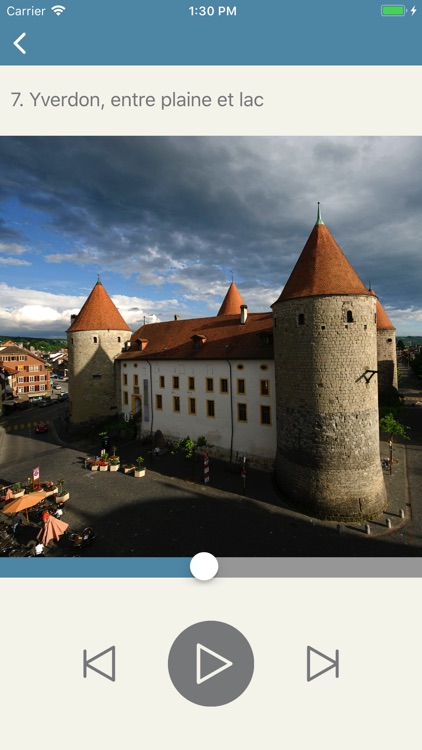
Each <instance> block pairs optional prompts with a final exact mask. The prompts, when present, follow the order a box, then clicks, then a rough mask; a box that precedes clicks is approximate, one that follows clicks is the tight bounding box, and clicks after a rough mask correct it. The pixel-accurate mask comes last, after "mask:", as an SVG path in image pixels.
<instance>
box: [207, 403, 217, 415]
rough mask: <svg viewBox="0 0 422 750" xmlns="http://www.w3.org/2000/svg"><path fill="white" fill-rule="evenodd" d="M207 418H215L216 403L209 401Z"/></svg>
mask: <svg viewBox="0 0 422 750" xmlns="http://www.w3.org/2000/svg"><path fill="white" fill-rule="evenodd" d="M207 417H215V401H207Z"/></svg>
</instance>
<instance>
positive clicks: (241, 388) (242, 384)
mask: <svg viewBox="0 0 422 750" xmlns="http://www.w3.org/2000/svg"><path fill="white" fill-rule="evenodd" d="M237 392H238V393H242V394H243V393H246V388H245V381H244V379H243V378H238V379H237Z"/></svg>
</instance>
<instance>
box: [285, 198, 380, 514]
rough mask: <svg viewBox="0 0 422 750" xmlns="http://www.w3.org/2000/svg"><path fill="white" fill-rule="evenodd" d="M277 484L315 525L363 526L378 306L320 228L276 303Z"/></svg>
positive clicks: (370, 496) (369, 495)
mask: <svg viewBox="0 0 422 750" xmlns="http://www.w3.org/2000/svg"><path fill="white" fill-rule="evenodd" d="M272 307H273V316H274V348H275V352H274V357H275V379H276V408H277V455H276V467H275V470H276V479H277V482H278V485H279V487H280V489H281V490H282V492H283V494H284V495H285V496H286V498H288V499H290V500H291V501H292V502H294V503H295V504H297V505H299V506H302V507H303V508H304V509H306V510H307V511H308V512H310V513H311V514H312V515H316V516H319V517H325V518H333V519H335V518H338V519H340V518H345V519H353V518H369V517H371V516H373V515H377V514H379V513H381V512H382V511H383V510H385V508H386V505H387V497H386V492H385V487H384V478H383V475H382V469H381V462H380V453H379V427H378V393H377V375H376V371H377V328H376V298H375V297H374V296H373V295H372V294H371V292H370V291H368V289H367V288H366V287H365V286H364V284H363V283H362V281H361V280H360V279H359V277H358V276H357V274H356V272H355V271H354V269H353V268H352V266H351V265H350V263H349V261H348V260H347V258H346V257H345V255H344V254H343V252H342V251H341V249H340V247H339V246H338V245H337V243H336V242H335V240H334V238H333V237H332V235H331V234H330V232H329V231H328V229H327V228H326V226H325V225H324V223H323V221H322V219H321V214H320V210H319V204H318V217H317V222H316V224H315V226H314V228H313V230H312V232H311V234H310V236H309V239H308V241H307V243H306V245H305V247H304V249H303V251H302V254H301V255H300V257H299V260H298V261H297V263H296V266H295V267H294V269H293V271H292V273H291V276H290V278H289V280H288V281H287V283H286V285H285V287H284V289H283V291H282V293H281V295H280V297H279V298H278V300H277V301H276V302H275V303H274V305H273V306H272Z"/></svg>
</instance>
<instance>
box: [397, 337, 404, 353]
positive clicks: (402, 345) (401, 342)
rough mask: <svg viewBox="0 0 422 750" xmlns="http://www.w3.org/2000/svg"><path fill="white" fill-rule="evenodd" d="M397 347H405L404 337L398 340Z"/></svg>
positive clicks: (401, 348)
mask: <svg viewBox="0 0 422 750" xmlns="http://www.w3.org/2000/svg"><path fill="white" fill-rule="evenodd" d="M397 349H400V350H403V349H404V341H403V339H399V340H398V342H397Z"/></svg>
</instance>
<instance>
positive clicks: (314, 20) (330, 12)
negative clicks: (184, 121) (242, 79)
mask: <svg viewBox="0 0 422 750" xmlns="http://www.w3.org/2000/svg"><path fill="white" fill-rule="evenodd" d="M63 8H64V10H62V9H63ZM0 14H1V23H0V29H1V31H0V64H2V65H420V64H421V61H422V44H421V38H422V37H421V23H422V20H421V19H422V5H421V7H420V8H418V5H417V2H416V4H411V3H408V4H405V5H403V4H401V5H392V4H385V3H382V2H378V1H377V0H353V2H341V3H339V2H338V0H321V1H320V2H318V1H317V0H302V1H301V2H293V1H292V0H290V1H289V2H287V1H286V0H259V2H258V0H254V1H252V0H229V1H228V2H224V3H223V2H221V0H220V2H212V1H211V0H207V2H206V3H205V4H204V5H200V4H195V3H194V0H160V2H157V1H156V2H148V3H146V2H142V0H127V2H125V3H117V2H116V3H111V2H109V1H108V2H107V1H106V2H105V1H104V0H89V2H88V3H87V2H82V0H63V3H61V4H56V3H55V2H54V1H53V2H51V3H49V4H47V5H43V4H40V5H36V4H35V5H31V6H29V7H28V4H27V5H26V6H25V5H24V4H18V3H16V4H12V3H10V4H8V2H7V0H6V2H4V3H2V7H1V10H0ZM17 40H18V41H17Z"/></svg>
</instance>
